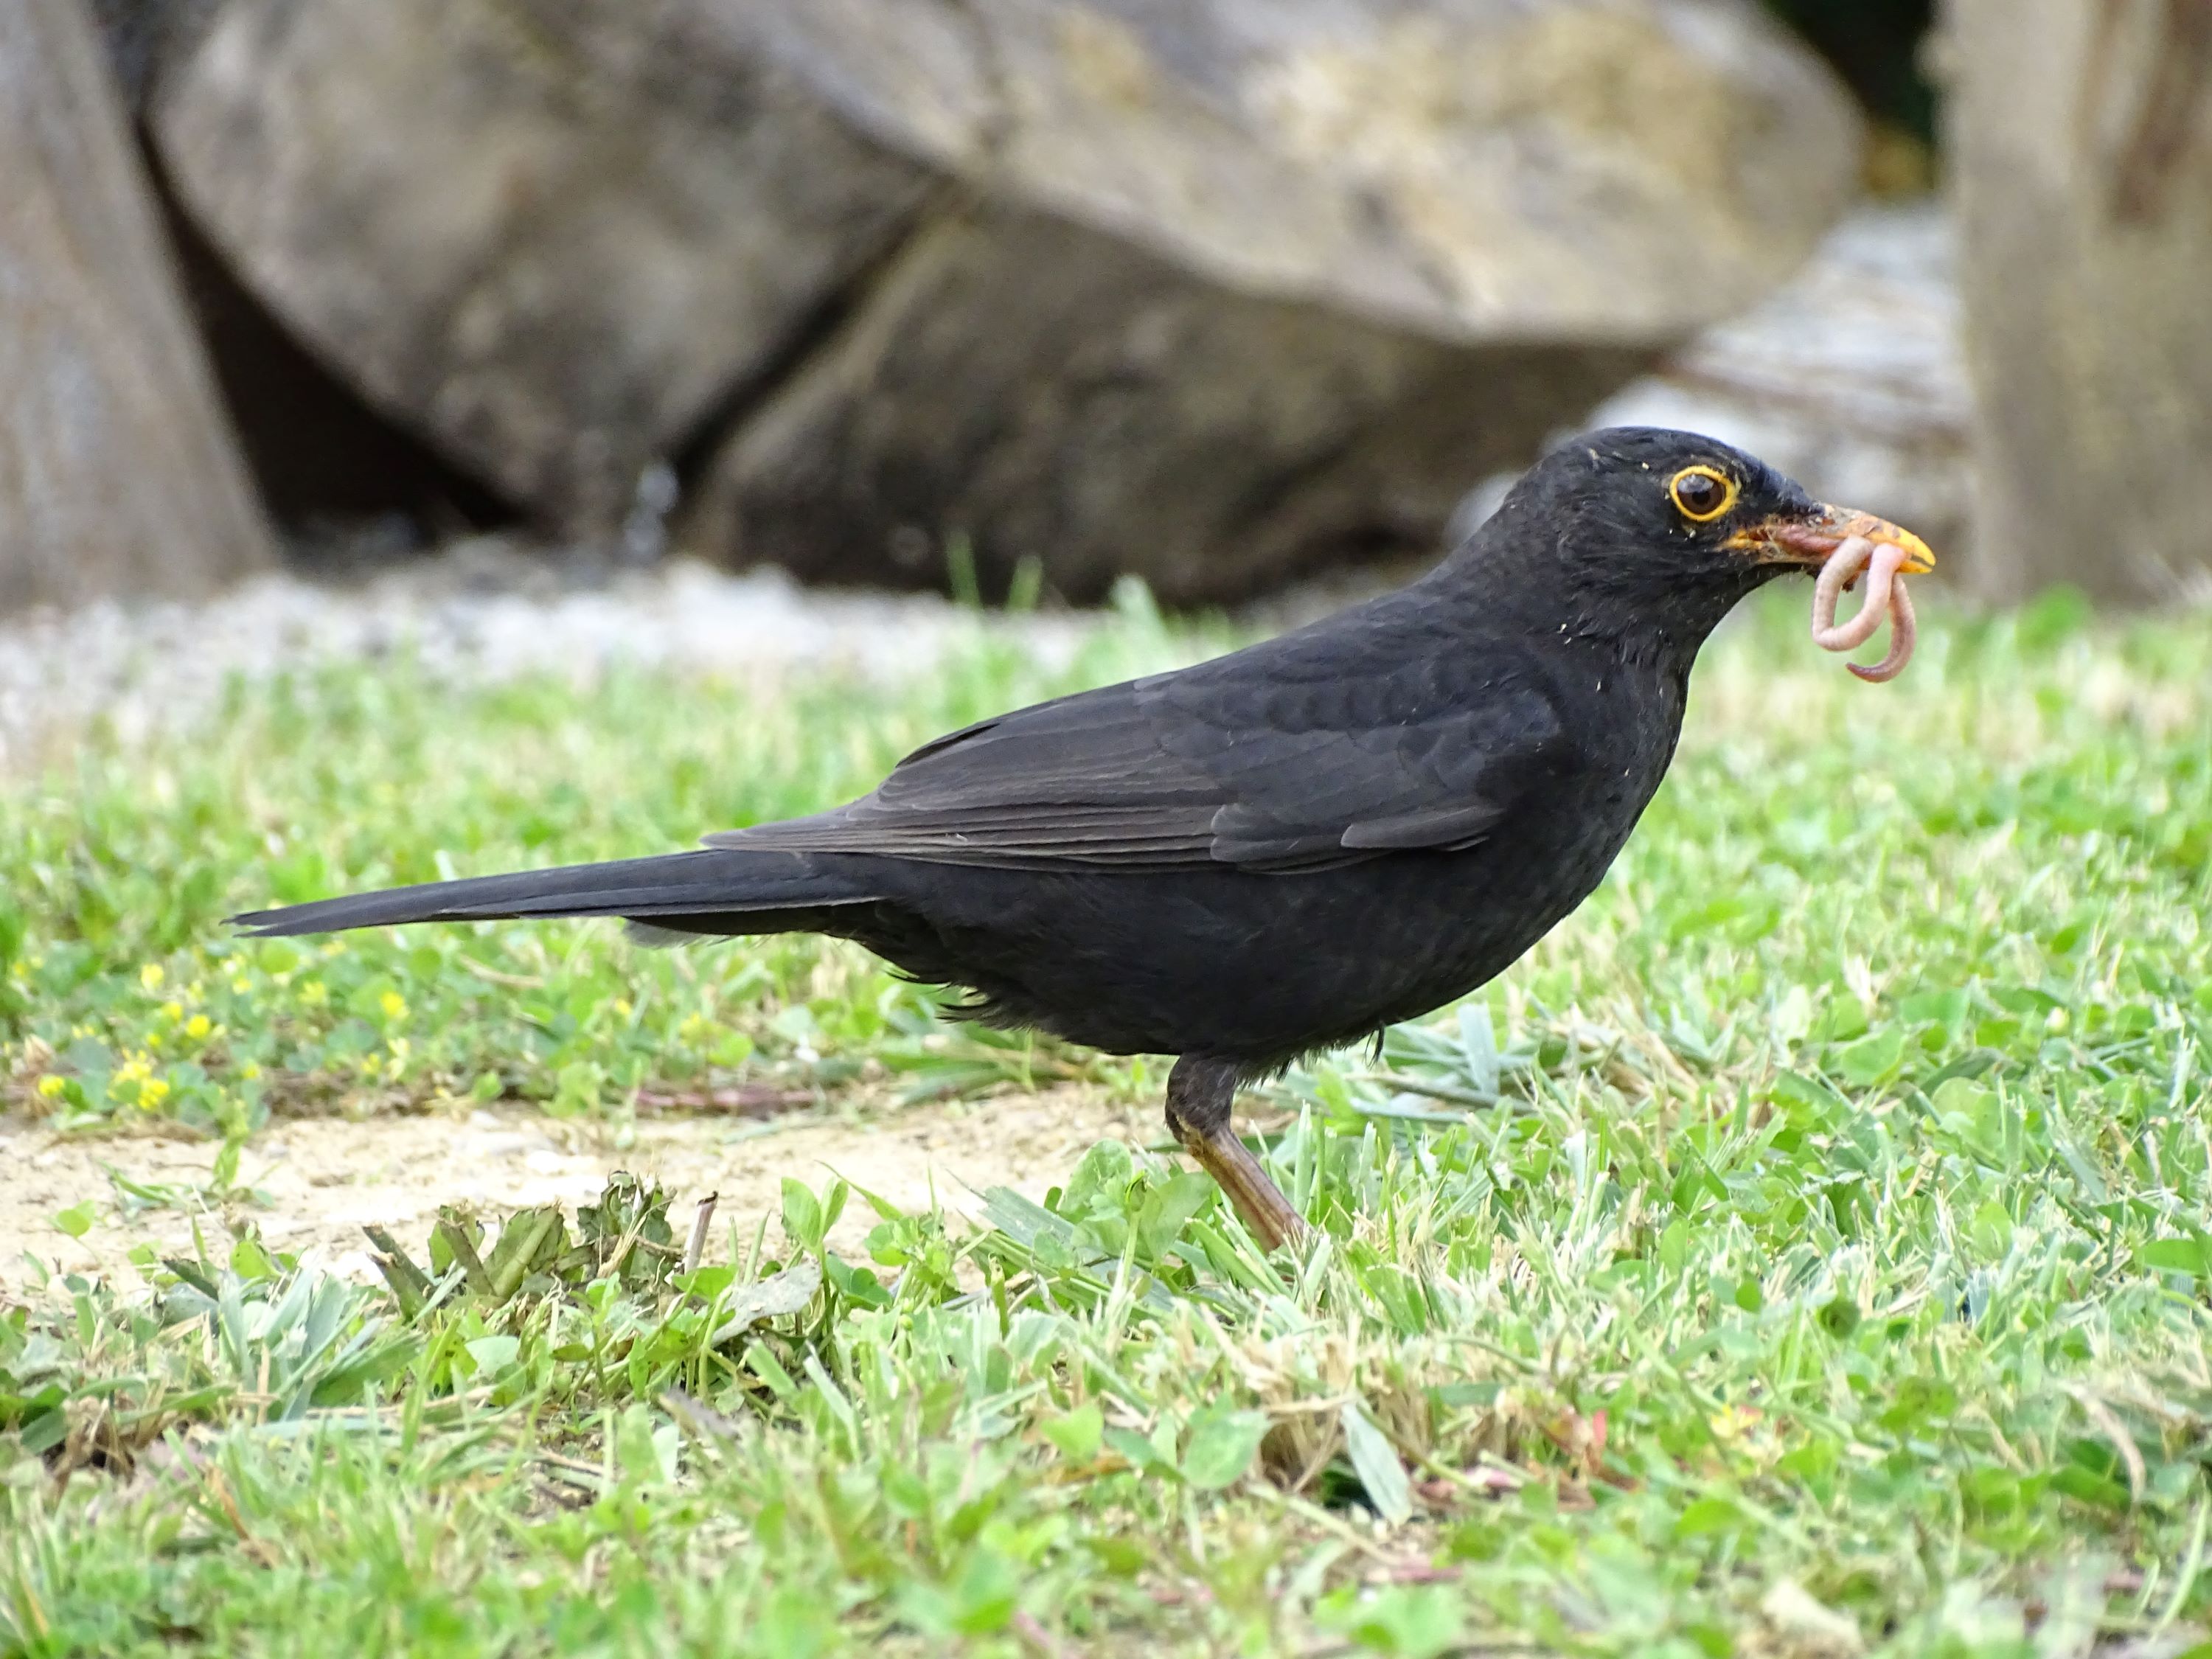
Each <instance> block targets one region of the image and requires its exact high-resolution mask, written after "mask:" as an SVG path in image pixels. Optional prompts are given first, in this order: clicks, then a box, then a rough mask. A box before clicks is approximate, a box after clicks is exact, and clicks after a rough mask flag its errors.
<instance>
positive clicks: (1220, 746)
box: [708, 653, 1568, 870]
mask: <svg viewBox="0 0 2212 1659" xmlns="http://www.w3.org/2000/svg"><path fill="white" fill-rule="evenodd" d="M1243 654H1244V653H1240V656H1239V657H1237V658H1227V659H1221V660H1220V662H1219V663H1218V664H1203V665H1200V667H1199V668H1197V669H1194V670H1185V671H1182V672H1180V673H1176V674H1165V675H1159V676H1156V677H1155V678H1151V679H1146V680H1137V681H1133V682H1130V683H1129V684H1123V685H1115V686H1108V687H1105V688H1103V690H1097V691H1087V692H1082V693H1079V694H1078V695H1076V696H1072V697H1063V698H1060V699H1059V700H1057V701H1055V702H1048V703H1041V704H1038V705H1036V707H1034V708H1024V709H1020V710H1017V711H1016V712H1014V713H1012V714H1005V715H1001V716H1000V717H999V718H997V719H995V720H985V721H983V722H981V724H979V725H976V726H969V727H968V728H967V729H966V730H964V731H961V732H953V733H952V734H951V735H950V736H948V737H944V738H939V739H938V740H937V741H936V742H934V743H932V744H928V745H927V746H926V747H924V748H921V749H920V750H915V753H913V754H912V755H910V756H908V757H907V758H906V759H905V760H904V761H902V763H900V764H899V766H898V767H897V769H896V770H894V771H893V772H892V773H891V775H890V776H889V777H888V778H886V779H885V780H884V783H883V785H882V787H880V788H878V789H877V790H876V791H875V793H872V794H870V795H867V796H865V797H863V798H862V799H860V800H857V801H854V802H853V803H852V804H851V805H848V806H843V807H840V808H838V809H837V810H836V811H831V812H825V813H823V814H821V815H820V816H818V817H809V818H797V819H792V820H789V821H787V822H784V823H769V824H762V825H759V826H757V827H756V828H753V829H736V830H729V831H726V832H724V833H722V834H720V835H715V836H708V844H709V845H711V846H715V847H737V848H762V849H775V850H779V851H792V852H823V853H828V852H845V853H871V854H884V855H889V856H892V857H899V858H909V859H918V860H925V861H928V862H933V863H944V864H962V865H980V866H995V867H1000V868H1030V869H1035V868H1041V867H1042V868H1063V869H1065V868H1078V869H1098V868H1109V869H1141V868H1160V867H1176V866H1185V867H1188V866H1207V865H1215V866H1218V865H1221V864H1231V865H1236V866H1243V867H1245V868H1250V869H1265V870H1295V869H1312V868H1318V867H1324V866H1330V865H1337V864H1345V863H1350V862H1353V861H1356V860H1361V859H1366V858H1373V857H1376V856H1379V855H1381V854H1385V853H1391V852H1400V851H1410V850H1417V849H1424V848H1426V849H1449V848H1463V847H1467V846H1468V845H1471V844H1472V843H1474V842H1477V841H1480V839H1481V838H1482V836H1483V835H1484V834H1485V833H1486V831H1487V830H1488V829H1490V828H1491V827H1492V825H1493V824H1495V823H1497V822H1498V820H1499V819H1500V818H1501V817H1504V815H1505V814H1506V813H1508V812H1510V811H1511V810H1512V809H1513V807H1514V805H1515V804H1516V801H1518V800H1520V799H1522V797H1523V796H1524V795H1525V794H1526V793H1528V791H1530V790H1531V789H1534V788H1538V787H1541V785H1542V783H1543V781H1544V780H1545V779H1546V778H1547V776H1549V775H1553V773H1554V772H1555V770H1556V769H1559V767H1561V766H1563V765H1564V764H1565V763H1566V762H1567V759H1568V755H1567V752H1566V751H1567V746H1568V745H1567V743H1566V739H1565V732H1564V729H1563V726H1562V723H1561V722H1560V720H1559V718H1558V715H1557V714H1556V713H1555V711H1554V709H1553V706H1552V704H1551V702H1550V701H1549V699H1548V698H1547V697H1545V696H1542V695H1541V693H1540V692H1539V691H1538V690H1535V689H1534V688H1533V687H1529V686H1527V685H1525V684H1514V683H1512V682H1511V681H1510V680H1504V681H1501V680H1500V679H1498V678H1492V679H1489V680H1487V681H1485V680H1482V679H1480V678H1472V677H1470V676H1469V675H1468V672H1467V671H1465V670H1464V669H1463V668H1461V667H1456V666H1455V665H1450V664H1449V663H1443V662H1439V661H1437V660H1435V659H1420V658H1415V659H1411V660H1408V661H1405V662H1403V663H1401V665H1397V666H1396V667H1395V668H1393V669H1392V670H1390V671H1387V672H1384V673H1381V674H1377V673H1376V672H1375V671H1374V670H1373V669H1372V667H1371V666H1370V668H1369V670H1368V671H1367V672H1365V673H1364V674H1360V673H1352V672H1345V671H1342V668H1343V665H1335V670H1336V671H1331V668H1332V665H1330V664H1328V662H1327V661H1326V660H1310V658H1311V655H1312V653H1307V655H1308V658H1309V660H1304V661H1302V660H1301V659H1300V658H1299V657H1298V655H1297V653H1290V655H1289V656H1288V658H1287V659H1277V660H1276V661H1275V662H1274V663H1273V664H1267V663H1265V662H1263V663H1262V664H1261V665H1258V671H1255V666H1254V665H1250V664H1247V663H1244V662H1243V661H1241V660H1240V658H1241V657H1242V656H1243ZM1209 670H1212V672H1209ZM1301 670H1304V671H1301Z"/></svg>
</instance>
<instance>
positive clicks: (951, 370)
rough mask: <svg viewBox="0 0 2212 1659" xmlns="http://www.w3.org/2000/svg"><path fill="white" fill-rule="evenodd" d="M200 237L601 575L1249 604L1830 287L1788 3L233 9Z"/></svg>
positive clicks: (1816, 74)
mask: <svg viewBox="0 0 2212 1659" xmlns="http://www.w3.org/2000/svg"><path fill="white" fill-rule="evenodd" d="M155 129H156V131H157V132H158V134H159V137H160V142H161V147H162V149H163V153H164V155H166V157H167V163H168V166H169V168H170V170H171V172H172V173H173V176H174V178H175V179H176V184H177V188H178V192H179V197H180V198H181V199H182V200H183V201H184V202H185V204H186V206H187V207H188V209H189V210H191V212H192V213H193V214H194V215H195V216H197V219H198V220H199V221H200V222H201V223H202V225H203V226H204V228H205V229H206V230H207V232H208V234H209V235H210V238H211V239H212V240H214V241H215V242H216V244H217V245H218V246H220V247H222V249H223V250H224V251H225V252H226V253H227V255H228V257H229V258H231V259H232V260H233V261H234V264H236V266H237V267H238V269H239V270H240V271H241V272H242V273H244V274H245V276H246V278H247V280H248V281H249V282H250V283H252V285H253V286H254V287H255V288H256V289H258V291H259V292H260V293H261V294H262V295H264V297H266V298H267V299H268V300H269V301H270V303H271V304H272V305H273V306H274V307H276V309H277V310H278V311H279V312H280V313H282V314H283V315H284V316H285V317H287V318H288V319H289V320H290V321H291V323H292V324H293V325H294V326H295V328H296V329H297V330H298V331H299V332H300V333H301V335H302V337H305V338H307V340H309V341H310V342H311V343H313V345H314V346H315V347H316V348H317V349H319V350H320V351H321V352H323V353H324V354H325V356H327V357H328V358H329V359H330V361H331V362H334V363H336V364H337V365H339V366H341V367H342V368H343V369H344V370H345V372H347V373H348V374H350V375H351V376H352V377H353V378H355V379H356V381H357V382H358V383H359V384H360V385H361V386H362V387H363V388H364V389H365V390H366V391H367V392H368V393H369V395H371V396H372V397H374V398H375V399H377V401H378V402H379V403H380V404H381V405H382V406H384V407H385V408H386V409H387V410H391V411H392V412H393V413H394V414H396V415H398V416H400V417H401V418H404V419H406V420H408V421H410V422H412V423H413V424H414V425H416V427H417V428H418V429H421V430H423V431H426V432H429V433H432V434H435V435H436V436H437V437H438V438H439V439H440V441H441V442H443V443H444V444H446V445H447V447H448V448H449V449H450V450H451V452H452V453H456V454H458V455H461V456H464V457H465V458H466V459H468V460H469V461H470V462H471V464H473V465H476V466H477V467H478V468H480V469H481V470H482V471H483V472H484V474H485V475H486V476H487V477H489V479H491V480H492V481H493V482H495V483H497V484H498V485H499V486H500V487H501V489H504V490H505V491H506V492H507V493H508V494H509V495H511V496H513V498H515V499H517V500H519V501H523V502H525V503H527V504H529V505H532V506H533V507H536V508H537V509H538V511H540V512H541V513H544V514H546V515H547V516H549V517H552V518H556V519H557V520H562V521H563V522H566V523H568V524H569V525H571V526H580V527H591V526H604V525H605V524H607V523H609V522H611V519H612V517H613V516H614V515H615V514H616V513H618V511H619V510H620V507H621V504H622V501H623V498H624V496H625V495H626V491H627V488H628V486H629V483H630V481H631V480H632V479H633V478H634V477H635V475H636V471H637V469H638V467H639V466H640V465H642V464H643V463H644V462H646V461H647V460H649V459H651V458H653V457H654V456H656V455H666V454H671V453H680V454H682V455H683V456H684V458H685V459H686V460H687V461H689V462H690V463H691V464H692V465H690V466H689V467H687V471H691V472H692V473H693V474H694V475H695V476H696V477H697V478H698V480H699V481H700V483H701V487H700V488H699V489H696V491H695V501H694V504H693V507H692V510H691V512H690V516H689V519H688V520H687V525H688V532H687V533H688V534H689V536H690V539H691V541H692V542H693V544H695V545H696V546H698V547H700V548H701V549H702V550H706V551H708V552H710V553H713V554H714V555H716V556H720V557H723V558H725V559H728V560H732V561H738V562H743V561H749V560H753V559H758V558H764V557H774V558H777V559H781V560H784V561H787V562H791V563H793V564H794V565H795V566H797V567H799V568H803V569H808V570H814V571H820V572H824V573H828V572H832V571H834V572H836V573H837V574H842V575H847V576H872V575H882V574H900V573H901V572H902V570H903V571H909V572H910V571H913V570H916V569H920V570H927V571H934V570H935V569H936V568H939V560H940V559H941V557H942V550H943V544H945V542H946V541H947V540H948V539H949V538H952V537H955V536H961V535H964V536H966V537H967V538H970V540H971V541H972V544H973V546H974V548H975V554H976V556H977V557H978V560H979V562H981V563H982V564H983V565H984V566H985V567H986V568H987V569H990V568H996V569H1000V570H1003V569H1004V568H1006V567H1008V566H1010V565H1011V564H1012V562H1014V561H1016V560H1018V559H1019V558H1022V557H1024V556H1036V557H1038V558H1040V559H1042V561H1043V562H1044V563H1045V566H1046V569H1047V572H1048V575H1049V576H1050V577H1051V579H1052V580H1054V583H1055V585H1056V586H1060V588H1062V589H1063V591H1066V592H1071V593H1076V594H1081V593H1087V592H1095V591H1097V589H1098V588H1099V587H1100V586H1102V585H1103V582H1104V581H1105V580H1107V579H1108V578H1109V576H1110V574H1113V573H1114V572H1115V571H1117V570H1124V569H1133V570H1136V571H1138V572H1139V573H1140V574H1146V575H1147V576H1149V577H1151V578H1152V579H1153V580H1155V581H1156V582H1157V583H1158V585H1159V586H1161V587H1162V588H1163V590H1164V591H1165V592H1169V593H1170V594H1173V595H1176V596H1177V597H1200V596H1227V595H1230V594H1232V593H1235V592H1240V591H1243V590H1245V589H1248V588H1249V587H1251V586H1255V585H1259V584H1260V583H1261V582H1263V581H1265V580H1271V579H1273V578H1275V577H1278V576H1279V575H1280V574H1285V573H1286V572H1287V571H1288V570H1289V569H1291V568H1295V567H1297V566H1299V565H1304V564H1310V563H1314V562H1319V561H1322V560H1325V559H1329V558H1334V557H1339V556H1343V555H1344V554H1346V553H1347V552H1358V551H1361V550H1395V549H1399V548H1404V547H1409V546H1419V545H1422V544H1425V543H1426V542H1427V541H1428V540H1430V539H1431V538H1433V537H1434V535H1435V534H1436V532H1437V529H1438V527H1439V526H1441V524H1442V522H1443V518H1444V516H1445V514H1446V513H1447V512H1448V510H1449V502H1450V501H1452V500H1453V499H1454V497H1455V495H1457V494H1458V492H1459V490H1460V489H1462V488H1463V487H1464V485H1465V483H1467V482H1468V479H1469V478H1471V477H1474V476H1478V475H1479V474H1480V471H1481V470H1482V469H1483V468H1485V467H1486V466H1487V465H1496V464H1498V463H1500V462H1502V461H1504V460H1508V459H1511V458H1513V457H1515V456H1517V455H1524V454H1526V453H1528V451H1529V450H1530V448H1531V447H1532V446H1533V445H1534V443H1535V442H1536V441H1537V440H1538V439H1539V438H1540V437H1541V435H1542V433H1543V432H1544V431H1545V430H1547V428H1549V427H1550V426H1552V425H1553V424H1554V423H1556V422H1558V421H1559V420H1561V419H1565V418H1567V417H1568V416H1570V415H1571V413H1572V411H1574V410H1577V409H1578V408H1581V407H1586V406H1587V405H1588V404H1589V402H1590V401H1592V400H1593V399H1594V398H1595V397H1596V396H1598V395H1601V394H1602V392H1604V391H1606V390H1607V389H1608V388H1609V387H1610V386H1613V385H1615V384H1618V383H1619V382H1620V380H1622V379H1624V378H1626V376H1627V375H1628V374H1631V373H1632V372H1633V370H1634V369H1635V368H1636V367H1637V366H1638V364H1640V363H1641V362H1645V361H1648V359H1649V357H1650V355H1651V354H1652V353H1654V352H1655V351H1656V350H1657V349H1661V348H1662V347H1664V346H1666V345H1668V344H1670V343H1674V342H1675V341H1677V340H1679V339H1680V338H1681V337H1684V336H1685V335H1686V334H1687V333H1689V332H1690V331H1692V330H1693V329H1695V328H1696V327H1698V326H1699V325H1702V324H1704V323H1706V322H1709V321H1711V320H1712V319H1714V318H1716V317H1717V316H1720V315H1723V314H1725V313H1729V312H1730V311H1732V310H1734V309H1736V308H1739V307H1741V306H1742V305H1743V304H1745V303H1747V301H1750V300H1752V299H1753V298H1755V297H1756V296H1757V295H1759V293H1761V292H1762V291H1764V290H1765V289H1766V288H1768V287H1770V286H1771V285H1772V284H1773V283H1775V282H1777V281H1778V280H1779V279H1780V278H1782V277H1783V276H1785V275H1786V274H1787V273H1788V271H1789V270H1790V268H1791V267H1792V266H1793V265H1794V264H1796V262H1797V261H1798V260H1799V259H1801V258H1802V257H1803V256H1804V254H1805V253H1806V252H1808V251H1809V249H1810V248H1811V247H1812V246H1813V245H1814V241H1815V240H1817V238H1818V236H1819V234H1820V232H1821V230H1822V229H1823V228H1825V227H1826V224H1827V222H1829V221H1830V220H1831V219H1832V217H1833V216H1834V215H1835V213H1836V212H1837V211H1838V210H1839V209H1840V207H1841V205H1842V204H1843V203H1844V200H1845V199H1846V197H1847V196H1848V194H1849V192H1850V189H1851V186H1852V184H1853V181H1854V178H1855V173H1856V167H1857V123H1856V119H1855V117H1854V116H1853V114H1852V112H1851V110H1850V105H1849V102H1848V100H1847V99H1846V97H1845V95H1844V93H1843V92H1842V90H1841V88H1839V87H1838V85H1837V84H1836V83H1835V82H1834V81H1833V79H1832V77H1831V76H1829V75H1828V74H1827V72H1826V70H1824V69H1822V68H1821V67H1820V64H1818V63H1817V62H1816V61H1815V60H1814V58H1812V57H1811V56H1810V54H1809V53H1808V52H1805V51H1803V50H1802V48H1800V47H1798V46H1796V45H1794V44H1793V43H1792V42H1791V41H1790V40H1789V39H1788V38H1787V37H1786V36H1785V35H1784V33H1782V32H1781V31H1780V30H1779V29H1778V28H1777V27H1775V26H1774V25H1772V24H1771V23H1770V22H1769V21H1766V20H1765V17H1764V16H1763V15H1762V14H1761V13H1760V11H1759V8H1758V7H1757V6H1756V5H1755V4H1753V3H1751V0H1538V3H1532V0H1427V3H1415V0H1177V3H1165V0H965V3H955V0H639V3H635V4H630V5H625V6H621V7H617V6H614V5H611V4H609V3H604V0H603V3H599V4H582V5H579V4H577V3H575V0H385V3H382V4H378V5H360V4H356V5H350V6H340V5H337V4H331V3H325V4H323V5H319V6H315V5H303V4H300V3H297V0H228V5H227V9H225V11H224V12H223V14H222V16H221V17H220V18H219V19H218V20H217V21H216V25H215V27H213V29H212V30H211V31H210V33H208V34H207V35H206V37H205V38H204V40H203V41H202V43H201V45H200V46H199V47H198V49H197V52H194V53H193V54H192V55H191V57H190V58H189V59H188V60H187V61H185V62H184V63H182V64H177V65H175V66H173V67H172V68H171V69H170V70H168V71H167V73H166V75H165V77H164V81H163V85H162V87H161V92H160V94H159V96H158V98H157V100H156V112H155Z"/></svg>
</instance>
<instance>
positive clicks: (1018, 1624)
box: [1008, 1607, 1075, 1659]
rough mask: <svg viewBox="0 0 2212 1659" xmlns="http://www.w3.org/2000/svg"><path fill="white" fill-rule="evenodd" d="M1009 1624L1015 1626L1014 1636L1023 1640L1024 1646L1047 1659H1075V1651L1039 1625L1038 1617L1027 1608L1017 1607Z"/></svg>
mask: <svg viewBox="0 0 2212 1659" xmlns="http://www.w3.org/2000/svg"><path fill="white" fill-rule="evenodd" d="M1008 1622H1009V1623H1011V1624H1012V1626H1013V1627H1014V1634H1015V1635H1016V1636H1018V1637H1019V1638H1021V1640H1022V1644H1023V1645H1024V1647H1027V1648H1029V1649H1030V1650H1032V1651H1034V1652H1037V1653H1041V1654H1042V1655H1044V1656H1045V1659H1075V1654H1074V1650H1073V1649H1071V1648H1070V1647H1069V1646H1068V1645H1067V1644H1066V1643H1064V1642H1062V1641H1061V1640H1060V1638H1058V1637H1057V1636H1054V1634H1053V1633H1052V1632H1050V1631H1048V1630H1047V1629H1046V1628H1045V1627H1044V1626H1042V1625H1040V1624H1039V1623H1037V1620H1036V1614H1035V1613H1030V1612H1029V1611H1028V1610H1027V1609H1026V1608H1023V1607H1016V1608H1015V1609H1014V1616H1013V1618H1012V1620H1009V1621H1008Z"/></svg>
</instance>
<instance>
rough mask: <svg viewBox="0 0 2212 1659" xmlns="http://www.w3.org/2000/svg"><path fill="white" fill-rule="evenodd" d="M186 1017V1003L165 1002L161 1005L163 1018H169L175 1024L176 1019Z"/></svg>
mask: <svg viewBox="0 0 2212 1659" xmlns="http://www.w3.org/2000/svg"><path fill="white" fill-rule="evenodd" d="M184 1017H185V1005H184V1004H183V1003H181V1002H165V1003H163V1004H162V1005H161V1018H163V1019H166V1020H168V1021H169V1022H170V1023H172V1024H174V1023H175V1022H176V1021H178V1020H180V1019H182V1018H184Z"/></svg>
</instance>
